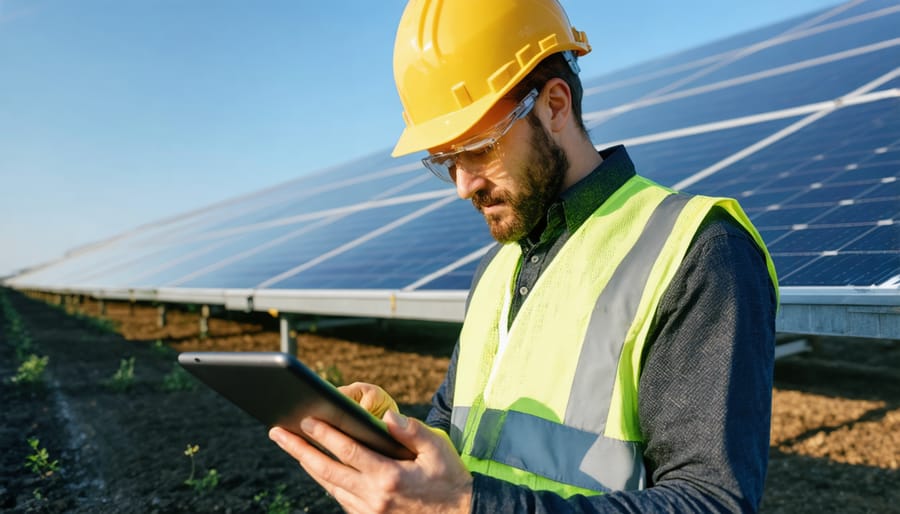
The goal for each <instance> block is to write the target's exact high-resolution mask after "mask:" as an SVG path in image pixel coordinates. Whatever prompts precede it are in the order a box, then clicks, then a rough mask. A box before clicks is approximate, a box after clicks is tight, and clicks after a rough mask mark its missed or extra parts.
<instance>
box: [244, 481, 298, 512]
mask: <svg viewBox="0 0 900 514" xmlns="http://www.w3.org/2000/svg"><path fill="white" fill-rule="evenodd" d="M285 487H286V486H285V485H284V484H278V487H276V488H275V494H274V495H273V496H272V499H271V500H268V501H266V499H267V498H268V497H269V491H262V492H260V493H257V494H256V495H255V496H253V501H255V502H256V503H258V504H259V505H260V507H263V508H264V509H266V512H267V513H268V514H288V513H289V512H291V511H292V510H293V507H294V506H293V504H292V502H291V499H290V498H288V497H287V496H285V495H284V490H285Z"/></svg>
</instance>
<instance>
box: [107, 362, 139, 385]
mask: <svg viewBox="0 0 900 514" xmlns="http://www.w3.org/2000/svg"><path fill="white" fill-rule="evenodd" d="M105 383H106V386H107V387H109V388H110V389H112V390H113V391H117V392H120V393H121V392H125V391H128V390H129V389H131V386H133V385H134V357H130V358H128V359H122V360H121V362H120V363H119V369H118V370H116V372H115V373H114V374H113V376H112V377H110V378H109V379H107V380H106V382H105Z"/></svg>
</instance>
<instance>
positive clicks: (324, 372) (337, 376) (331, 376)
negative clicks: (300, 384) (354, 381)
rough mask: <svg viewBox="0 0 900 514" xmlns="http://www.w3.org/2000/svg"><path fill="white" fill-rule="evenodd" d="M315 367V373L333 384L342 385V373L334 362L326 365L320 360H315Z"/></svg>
mask: <svg viewBox="0 0 900 514" xmlns="http://www.w3.org/2000/svg"><path fill="white" fill-rule="evenodd" d="M315 369H316V374H318V375H319V376H320V377H322V378H324V379H325V380H327V381H329V382H331V384H332V385H333V386H335V387H340V386H342V385H344V374H343V373H341V370H340V369H338V367H337V365H336V364H331V365H328V366H326V365H325V363H323V362H322V361H317V362H316V365H315Z"/></svg>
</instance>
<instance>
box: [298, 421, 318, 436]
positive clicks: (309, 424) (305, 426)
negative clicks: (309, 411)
mask: <svg viewBox="0 0 900 514" xmlns="http://www.w3.org/2000/svg"><path fill="white" fill-rule="evenodd" d="M314 428H316V422H315V421H314V420H313V419H312V418H303V420H302V421H300V430H303V431H304V432H306V433H307V434H312V431H313V429H314Z"/></svg>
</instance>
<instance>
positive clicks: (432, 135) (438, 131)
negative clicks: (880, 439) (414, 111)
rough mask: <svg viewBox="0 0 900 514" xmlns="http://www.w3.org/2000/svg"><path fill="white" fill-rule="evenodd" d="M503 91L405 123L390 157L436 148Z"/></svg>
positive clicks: (456, 135)
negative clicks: (446, 111) (464, 106)
mask: <svg viewBox="0 0 900 514" xmlns="http://www.w3.org/2000/svg"><path fill="white" fill-rule="evenodd" d="M504 93H505V91H503V92H498V93H496V94H493V95H488V96H485V97H483V98H481V99H479V100H478V101H476V102H473V103H472V104H470V105H468V106H466V108H465V109H460V110H458V111H455V112H452V113H450V114H446V115H444V116H441V117H439V118H435V119H433V120H429V121H427V122H425V123H419V124H416V125H413V126H411V127H410V126H407V127H406V128H405V129H404V130H403V133H401V134H400V138H399V139H398V140H397V145H396V146H394V150H393V151H392V152H391V157H400V156H403V155H407V154H411V153H413V152H418V151H420V150H427V149H429V148H436V147H439V146H441V145H445V144H447V143H449V142H451V141H453V140H455V139H457V138H459V137H460V136H462V135H463V134H465V133H466V131H467V130H469V129H470V128H472V127H474V126H475V124H476V123H478V121H479V120H480V119H481V118H482V116H484V115H485V114H486V113H487V112H488V111H489V110H490V108H491V106H493V105H494V104H495V103H496V102H497V101H498V100H500V98H501V97H502V96H503V94H504Z"/></svg>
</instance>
